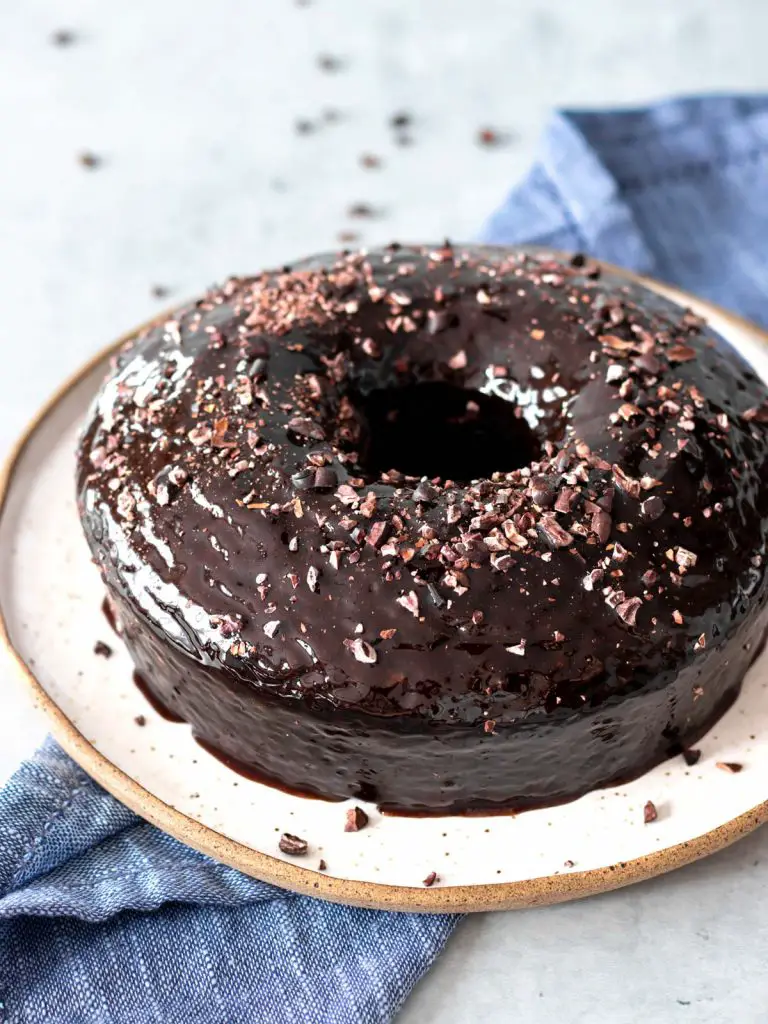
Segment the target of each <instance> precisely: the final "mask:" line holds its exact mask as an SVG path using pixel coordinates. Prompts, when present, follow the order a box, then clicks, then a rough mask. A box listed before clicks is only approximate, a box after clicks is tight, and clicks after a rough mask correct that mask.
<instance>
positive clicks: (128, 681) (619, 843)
mask: <svg viewBox="0 0 768 1024" xmlns="http://www.w3.org/2000/svg"><path fill="white" fill-rule="evenodd" d="M646 283H650V282H646ZM652 286H653V287H658V288H659V290H663V289H661V287H660V286H656V285H652ZM667 294H669V295H670V296H671V297H672V298H675V299H677V300H678V301H680V302H682V303H684V304H685V305H689V306H691V307H692V308H694V309H695V310H697V311H699V312H701V313H703V314H704V315H705V316H706V317H707V318H708V320H709V321H710V323H711V324H712V325H713V326H714V327H715V329H717V330H718V331H720V333H721V334H722V335H723V336H725V337H726V338H727V339H728V340H729V341H730V342H731V343H732V344H733V345H734V346H735V347H736V348H738V349H739V350H741V351H742V352H743V353H744V354H745V355H746V357H747V359H748V360H749V361H750V362H751V363H752V364H753V365H754V366H755V368H756V369H757V370H758V371H759V372H760V373H761V374H762V375H763V376H764V377H765V378H766V379H768V338H767V337H766V336H765V335H763V334H762V333H761V332H760V331H758V329H757V328H755V327H753V326H752V325H750V324H747V323H746V322H744V321H741V320H739V319H738V318H736V317H733V316H732V315H730V314H728V313H725V312H724V311H722V310H719V309H716V308H714V307H712V306H709V305H708V304H706V303H702V302H700V301H698V300H696V299H694V298H692V297H690V296H684V295H681V294H680V293H677V292H673V291H670V290H667ZM105 359H106V355H105V354H103V355H102V356H100V357H99V358H97V360H96V361H95V362H93V363H92V364H91V365H89V366H87V367H85V368H84V369H83V370H82V371H81V372H80V373H79V374H78V375H77V376H76V377H75V378H74V380H72V381H70V382H69V383H67V384H66V385H65V386H64V387H63V388H62V389H61V391H60V392H59V394H58V395H57V396H56V397H55V398H54V399H53V401H52V402H51V403H50V404H49V405H48V406H47V407H46V408H45V409H44V410H43V411H42V412H41V413H40V414H39V416H38V417H37V419H36V420H35V422H34V423H33V424H32V425H31V427H30V428H29V431H28V432H27V434H26V435H25V437H24V438H22V440H21V441H20V443H19V446H18V448H17V450H16V452H15V453H14V455H13V456H12V458H11V460H10V462H9V464H8V467H7V469H6V473H5V475H4V477H3V479H2V480H1V481H0V501H2V515H1V517H0V612H1V614H0V636H1V637H2V639H3V640H4V643H5V647H6V649H7V652H8V654H9V657H10V659H11V661H12V663H13V664H14V665H15V667H16V668H17V670H18V674H19V675H20V676H21V677H22V678H23V679H24V680H25V681H26V684H27V685H28V687H29V689H30V692H31V694H32V696H33V699H34V700H35V702H36V703H37V704H38V705H39V706H40V707H41V708H42V709H43V710H44V711H45V712H46V713H47V715H48V716H49V719H50V726H51V730H52V732H53V733H54V734H55V735H56V737H57V738H58V739H59V741H60V742H61V743H62V744H63V745H64V747H65V748H66V749H67V750H68V751H69V753H70V754H71V755H72V756H73V757H74V758H75V759H76V760H77V761H79V762H80V764H82V765H83V767H84V768H85V769H86V770H87V771H88V772H89V773H90V774H91V775H92V776H94V778H96V779H98V780H99V782H101V783H102V785H104V786H105V787H106V788H107V789H108V790H110V791H111V792H112V793H114V794H115V795H116V796H117V797H118V798H119V799H121V800H122V801H123V802H124V803H126V804H128V805H129V806H130V807H132V808H133V809H134V810H135V811H137V812H138V813H139V814H141V815H143V816H144V817H145V818H147V819H149V820H150V821H152V822H154V823H155V824H157V825H158V826H159V827H160V828H163V829H165V830H166V831H167V832H170V833H172V834H173V835H175V836H177V837H178V838H179V839H181V840H183V841H184V842H186V843H188V844H189V845H190V846H194V847H196V848H198V849H200V850H202V851H204V852H205V853H208V854H210V855H211V856H213V857H216V858H218V859H219V860H221V861H224V862H226V863H228V864H231V865H233V866H235V867H238V868H240V869H241V870H243V871H246V872H248V873H250V874H252V875H255V876H257V877H259V878H263V879H265V880H267V881H271V882H275V883H277V884H280V885H283V886H286V887H288V888H291V889H295V890H298V891H305V892H310V893H313V894H315V895H319V896H324V897H326V898H328V899H332V900H337V901H340V902H345V903H354V904H360V905H365V906H373V907H388V908H393V909H402V910H426V911H440V910H490V909H501V908H509V907H514V906H521V905H531V904H535V903H548V902H554V901H557V900H563V899H570V898H574V897H577V896H583V895H587V894H589V893H592V892H598V891H601V890H605V889H609V888H612V887H615V886H618V885H623V884H626V883H628V882H632V881H636V880H638V879H641V878H647V877H650V876H651V875H654V874H658V873H660V872H662V871H666V870H669V869H671V868H674V867H676V866H678V865H680V864H683V863H686V862H688V861H691V860H693V859H695V858H697V857H701V856H704V855H705V854H707V853H710V852H712V851H713V850H716V849H719V848H720V847H722V846H724V845H726V844H727V843H729V842H732V841H733V840H734V839H736V838H738V837H739V836H740V835H742V834H744V833H746V832H748V831H750V830H751V829H752V828H754V827H756V826H757V825H758V824H760V823H761V822H763V821H764V820H766V819H768V655H763V657H762V658H761V659H760V660H759V661H758V662H757V663H756V664H755V666H754V667H753V669H752V671H751V672H750V674H749V677H748V679H747V682H746V684H745V687H744V691H743V694H742V696H741V697H740V699H739V700H738V701H737V703H736V705H735V706H734V707H733V708H732V709H731V710H730V711H729V712H728V713H727V714H726V715H725V717H724V718H723V719H722V720H721V721H720V722H719V723H718V724H717V725H716V727H715V728H714V729H713V730H712V732H711V733H710V734H709V735H707V736H706V737H705V738H704V739H703V740H702V742H701V743H700V744H699V746H700V747H701V750H702V757H701V760H700V762H699V763H698V764H697V765H696V766H695V767H687V766H686V764H685V762H684V761H683V759H682V758H681V757H678V758H674V759H673V760H670V761H668V762H666V763H665V764H662V765H660V766H659V767H658V768H656V769H654V770H653V771H651V772H649V773H648V774H647V775H645V776H643V777H642V778H641V779H638V780H637V781H635V782H633V783H631V784H630V785H627V786H622V787H620V788H618V789H610V790H602V791H598V792H595V793H591V794H590V795H588V796H586V797H583V798H582V799H580V800H577V801H575V802H573V803H570V804H566V805H564V806H562V807H556V808H552V809H549V810H540V811H529V812H527V813H525V814H521V815H517V816H514V815H496V816H487V817H486V816H478V817H444V818H404V817H382V816H381V815H380V814H379V813H378V811H377V810H376V808H375V807H369V806H366V807H365V809H366V811H367V812H368V814H369V815H370V825H369V827H367V828H365V829H364V830H362V831H360V832H358V833H345V832H344V829H343V826H344V816H345V810H346V807H347V806H349V805H347V804H336V803H326V802H324V801H320V800H310V799H305V798H302V797H297V796H291V795H288V794H286V793H283V792H280V791H278V790H275V789H272V788H269V787H267V786H263V785H261V784H259V783H256V782H251V781H249V780H247V779H245V778H242V777H240V776H239V775H236V774H234V773H233V772H231V771H229V770H228V769H227V768H226V767H224V766H223V765H222V764H220V763H219V762H218V761H217V760H215V759H214V758H213V757H211V756H210V755H208V754H207V753H206V752H205V751H203V750H202V749H201V748H200V747H199V746H198V745H197V744H196V743H195V741H194V740H193V739H192V736H191V734H190V731H189V729H188V727H187V726H186V725H175V724H172V723H169V722H166V721H164V720H163V719H162V718H160V717H159V716H158V715H157V714H155V712H154V711H153V710H152V709H151V708H150V707H149V705H148V704H147V702H146V701H145V699H144V698H143V697H142V695H141V693H140V692H139V691H138V690H137V689H136V688H135V686H134V685H133V683H132V678H131V676H132V669H131V663H130V661H129V659H128V656H127V655H126V654H125V652H124V651H123V650H122V649H121V646H120V642H119V641H118V640H117V638H115V637H114V636H113V635H112V632H111V630H110V628H109V626H108V624H107V622H106V620H105V618H104V616H103V614H102V612H101V602H102V597H103V592H102V588H101V584H100V580H99V577H98V574H97V571H96V569H95V568H94V567H93V565H92V564H91V562H90V558H89V553H88V550H87V547H86V543H85V540H84V538H83V537H82V535H81V531H80V526H79V523H78V519H77V513H76V509H75V502H74V485H73V473H74V448H75V442H76V435H77V431H78V426H79V423H80V421H81V419H82V417H83V415H84V413H85V410H86V407H87V405H88V402H89V400H90V398H91V397H92V395H93V394H94V391H95V389H96V388H97V386H98V384H99V381H100V379H101V377H102V375H103V372H104V368H105V367H104V364H105ZM97 641H104V642H106V643H107V644H109V645H110V646H111V647H112V648H114V655H113V656H112V657H111V658H109V659H106V658H104V657H102V656H99V655H97V654H95V653H94V645H95V644H96V643H97ZM2 685H4V686H9V685H11V681H10V680H9V679H8V677H6V678H5V680H4V682H3V683H2ZM139 716H143V718H144V719H145V720H146V724H145V725H143V726H140V725H137V724H136V721H135V719H136V718H137V717H139ZM718 761H721V762H738V763H739V764H742V765H743V766H744V767H743V770H742V771H741V772H739V773H737V774H729V773H727V772H725V771H723V770H722V769H718V768H717V767H716V762H718ZM648 800H651V801H653V803H654V804H655V805H656V807H657V808H658V812H659V817H658V820H657V821H655V822H653V823H652V824H648V825H646V824H644V823H643V805H644V804H645V803H646V801H648ZM282 832H290V833H293V834H296V835H299V836H302V837H304V838H306V839H307V840H308V841H309V853H308V855H307V856H305V857H301V858H298V857H294V858H291V857H286V856H284V855H283V854H281V853H280V852H279V850H278V845H277V844H278V839H279V836H280V834H281V833H282ZM321 858H322V859H323V860H325V861H326V863H327V870H326V871H324V872H320V871H319V870H318V865H319V862H320V859H321ZM433 871H434V872H436V873H437V875H438V881H436V882H435V884H434V885H433V886H432V887H430V888H426V887H425V886H424V885H423V879H424V878H426V877H427V876H428V875H429V874H430V873H431V872H433Z"/></svg>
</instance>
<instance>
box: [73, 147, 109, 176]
mask: <svg viewBox="0 0 768 1024" xmlns="http://www.w3.org/2000/svg"><path fill="white" fill-rule="evenodd" d="M77 162H78V163H79V164H80V166H81V167H85V168H86V170H89V171H95V170H96V169H97V168H99V167H101V165H102V163H103V160H102V158H101V157H100V156H98V155H97V154H96V153H91V152H90V150H85V151H84V152H82V153H79V154H78V157H77Z"/></svg>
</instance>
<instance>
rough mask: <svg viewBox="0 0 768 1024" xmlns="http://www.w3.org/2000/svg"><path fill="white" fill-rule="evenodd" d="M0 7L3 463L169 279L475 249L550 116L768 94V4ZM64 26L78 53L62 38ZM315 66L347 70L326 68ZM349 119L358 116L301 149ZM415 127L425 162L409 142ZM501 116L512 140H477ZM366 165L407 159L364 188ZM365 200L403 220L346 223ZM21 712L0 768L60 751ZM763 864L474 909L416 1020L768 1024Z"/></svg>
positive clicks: (248, 2) (178, 2)
mask: <svg viewBox="0 0 768 1024" xmlns="http://www.w3.org/2000/svg"><path fill="white" fill-rule="evenodd" d="M0 14H1V15H2V17H1V18H0V26H1V29H0V140H2V156H1V157H0V355H1V356H2V360H1V362H0V372H1V373H2V393H1V394H0V448H2V449H4V448H5V447H7V445H8V444H9V443H10V442H11V440H12V439H13V437H14V436H15V435H16V434H17V433H18V431H19V430H20V428H21V427H22V426H23V424H24V423H25V422H26V420H27V419H28V418H29V417H30V416H31V415H32V413H33V412H34V411H35V409H36V407H37V406H38V405H39V404H40V402H41V401H42V400H43V399H44V398H45V397H46V396H47V395H48V393H50V392H51V391H52V390H53V388H54V387H55V386H56V385H57V384H58V383H59V382H60V380H61V379H62V377H63V376H64V375H65V374H67V373H69V372H70V371H72V370H74V369H75V368H76V367H77V366H78V364H79V363H81V362H82V361H83V360H84V359H86V358H87V357H88V356H89V355H90V354H91V353H92V352H93V351H95V350H96V348H97V347H99V346H102V345H104V344H105V343H106V342H108V341H109V340H110V339H112V338H114V337H115V336H116V335H117V334H119V333H121V332H122V331H123V330H125V329H126V328H128V327H130V326H132V325H134V324H135V323H137V322H139V321H141V320H142V319H145V318H147V317H148V316H149V315H151V314H152V313H154V312H155V311H157V310H158V309H159V308H161V306H162V303H161V302H159V301H158V300H157V299H153V298H152V296H151V293H150V289H151V286H152V285H153V284H162V285H165V286H168V287H169V288H171V289H172V293H173V294H172V298H171V299H169V300H166V302H168V301H174V300H176V299H179V300H180V299H182V298H185V297H188V296H192V295H194V294H195V293H196V292H198V291H199V290H201V289H202V288H204V287H205V286H206V285H208V284H209V283H210V282H212V281H215V280H218V279H221V278H222V277H223V276H225V275H226V274H228V273H230V272H233V271H243V272H245V271H255V270H258V269H261V268H262V267H263V266H264V265H267V264H272V263H276V262H283V261H286V260H290V259H292V258H294V257H297V256H301V255H304V254H307V253H310V252H312V251H313V250H320V249H326V248H329V247H333V246H334V245H335V244H336V240H337V235H338V232H339V231H341V230H344V229H359V228H362V229H363V230H362V232H361V241H363V242H365V243H371V244H372V243H376V242H384V241H389V240H391V239H392V238H401V239H412V240H421V239H425V238H438V237H440V236H443V235H450V236H451V237H453V238H457V239H467V238H471V237H472V236H473V235H474V234H475V233H476V232H477V230H478V229H479V227H480V226H481V224H482V222H483V221H484V219H485V217H486V216H487V214H488V213H489V212H490V211H491V210H492V208H493V207H494V206H495V205H497V204H498V203H499V201H500V200H501V199H502V198H503V196H504V194H505V193H506V192H507V191H508V189H509V188H510V186H511V185H512V184H513V183H514V182H515V180H516V179H518V178H519V177H520V176H521V175H522V174H523V172H524V170H525V168H526V167H527V166H528V164H529V162H530V160H531V158H532V155H533V152H534V147H535V142H536V138H537V136H538V135H539V133H540V131H541V128H542V126H543V124H544V122H545V119H546V115H547V111H548V110H549V109H551V108H552V107H553V106H556V105H558V104H560V105H564V104H570V105H579V104H582V105H586V104H595V105H600V104H603V105H604V104H608V103H616V104H618V103H633V102H643V101H646V100H649V99H652V98H654V97H657V96H660V95H663V94H666V93H672V92H682V91H689V92H692V91H701V90H725V89H740V90H759V89H765V88H767V87H768V60H766V56H765V47H766V41H767V40H768V31H767V30H768V3H766V0H752V2H750V0H643V2H642V3H637V2H634V0H633V2H631V3H630V2H628V0H626V2H625V0H575V2H566V0H311V2H310V5H309V6H308V7H306V8H304V7H299V6H297V5H296V4H294V3H293V2H292V0H218V2H216V3H214V2H212V0H209V2H204V0H130V2H129V3H117V2H115V0H68V2H67V3H66V4H65V3H63V2H61V0H22V2H16V3H14V2H12V0H0ZM64 27H66V28H71V29H72V30H73V31H74V32H75V33H76V34H77V40H76V42H75V43H74V44H73V45H72V46H71V47H67V48H59V47H54V46H52V45H51V43H50V41H49V40H50V35H51V33H52V32H54V31H55V30H56V29H59V28H64ZM321 53H328V54H332V55H337V56H339V57H341V58H342V59H343V60H344V61H345V67H344V69H343V70H342V71H339V72H338V73H336V74H328V73H323V72H322V71H321V70H319V68H318V67H317V56H318V55H319V54H321ZM328 108H331V109H334V110H337V111H339V113H340V115H341V118H340V120H339V121H338V122H337V123H333V124H324V125H323V126H322V128H321V129H320V130H318V131H316V132H314V133H313V134H311V135H308V136H300V135H298V134H296V132H295V131H294V128H293V125H294V122H295V120H296V119H297V118H304V117H306V118H310V119H312V120H317V119H319V118H320V116H321V113H322V111H323V110H325V109H328ZM399 109H405V110H408V111H410V112H411V113H412V114H413V115H414V118H415V121H414V126H413V129H412V131H411V135H412V137H413V145H412V146H410V147H408V148H399V147H397V146H396V145H394V144H393V133H392V131H391V130H390V129H389V128H388V126H387V119H388V117H389V116H390V115H391V114H392V113H394V112H396V111H397V110H399ZM484 125H490V126H493V127H496V128H499V129H503V130H505V131H507V132H509V133H510V134H511V136H512V139H511V143H510V145H509V146H506V147H503V148H498V149H494V150H488V149H482V148H480V147H479V146H477V145H476V142H475V136H476V133H477V130H478V128H480V127H482V126H484ZM84 150H92V151H93V152H95V153H97V154H99V155H100V156H101V157H103V161H104V162H103V165H102V166H101V167H100V168H99V169H98V170H94V171H88V170H86V169H84V168H83V167H81V166H80V165H79V163H78V161H77V154H78V153H79V152H81V151H84ZM364 151H365V152H372V153H376V154H378V155H380V156H381V157H382V159H383V160H384V163H385V166H384V167H383V168H382V169H381V170H380V171H366V170H363V169H362V168H361V167H360V166H359V163H358V157H359V155H360V154H361V153H362V152H364ZM354 202H368V203H371V204H373V205H374V206H376V207H377V208H380V209H381V211H382V216H381V217H379V218H377V219H375V220H371V221H368V222H350V221H349V219H348V218H347V217H346V210H347V207H348V206H349V205H350V204H352V203H354ZM51 514H55V507H52V509H51ZM3 694H4V698H3V708H2V719H1V721H2V725H3V729H2V742H0V778H2V777H4V776H5V775H7V774H8V773H9V772H10V771H11V770H12V769H13V767H14V765H15V764H16V763H17V761H18V759H19V758H20V757H22V756H23V755H24V754H26V753H27V752H29V751H30V750H31V749H32V747H33V746H34V744H35V743H36V742H37V741H38V739H39V738H40V737H41V735H42V726H41V724H40V723H39V722H38V721H37V720H36V718H34V716H33V715H32V714H31V712H30V711H29V710H28V709H27V707H26V704H25V702H24V699H23V697H22V696H21V695H18V696H16V695H14V696H12V697H10V698H8V697H6V691H5V689H4V690H3ZM766 855H768V831H766V830H764V831H763V832H762V833H758V834H757V835H754V836H752V837H750V838H748V839H746V840H745V841H744V842H742V843H740V844H739V845H738V846H737V847H734V848H733V849H731V850H730V851H728V852H726V853H724V854H721V855H720V856H718V857H714V858H712V859H711V860H709V861H707V862H704V863H701V864H699V865H696V866H694V867H691V868H688V869H686V870H683V871H680V872H678V873H677V874H675V875H673V876H669V877H667V878H665V879H661V880H658V881H654V882H650V883H647V884H645V885H640V886H636V887H635V888H633V889H630V890H626V891H623V892H620V893H614V894H609V895H606V896H603V897H598V898H595V899H592V900H589V901H587V902H583V903H575V904H571V905H569V906H564V907H560V908H551V909H547V910H537V911H530V912H518V913H512V914H499V915H492V916H484V917H476V918H473V919H472V920H470V921H468V922H466V923H465V924H463V925H462V926H461V928H460V930H459V932H458V933H457V935H456V936H455V937H454V938H453V940H452V941H451V943H450V945H449V948H448V951H447V953H446V954H445V956H444V957H443V958H442V960H441V961H440V963H439V964H438V965H437V966H436V967H435V969H434V970H433V971H432V972H431V973H430V974H429V975H428V977H427V978H426V979H425V980H424V981H423V982H422V983H421V985H420V986H419V988H418V989H417V991H416V992H415V994H414V995H413V996H412V998H411V1000H410V1001H409V1003H408V1005H407V1007H406V1009H405V1011H404V1013H403V1014H402V1017H401V1020H402V1022H403V1024H417V1022H420V1024H432V1022H438V1021H439V1022H441V1024H453V1022H459V1021H461V1022H464V1021H466V1022H473V1024H474V1022H477V1024H483V1022H491V1021H493V1022H496V1021H514V1022H524V1024H528V1022H530V1024H539V1022H544V1021H550V1020H553V1019H557V1020H558V1021H559V1022H562V1024H577V1022H578V1024H582V1022H585V1024H586V1022H589V1024H592V1022H599V1024H603V1022H605V1024H623V1022H631V1024H635V1022H638V1024H640V1022H646V1021H648V1022H655V1024H666V1022H668V1021H669V1022H678V1021H682V1022H687V1021H691V1022H696V1024H730V1022H736V1024H742V1022H744V1024H747V1022H758V1021H766V1020H768V980H766V972H765V961H766V955H768V926H766V924H765V923H764V922H765V919H766V917H768V914H766V912H765V910H764V908H765V906H766V900H765V899H764V892H765V888H766V882H767V881H768V864H766Z"/></svg>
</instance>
